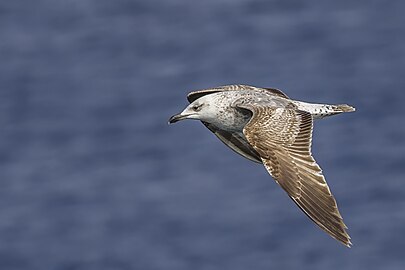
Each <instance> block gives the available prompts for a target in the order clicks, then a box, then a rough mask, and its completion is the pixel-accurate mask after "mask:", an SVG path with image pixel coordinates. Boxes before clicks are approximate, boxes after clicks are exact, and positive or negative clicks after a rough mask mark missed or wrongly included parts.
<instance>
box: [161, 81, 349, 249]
mask: <svg viewBox="0 0 405 270" xmlns="http://www.w3.org/2000/svg"><path fill="white" fill-rule="evenodd" d="M187 99H188V101H189V102H190V104H189V105H188V106H187V107H186V108H185V109H184V110H183V111H182V112H181V113H179V114H177V115H173V116H172V117H171V118H170V119H169V123H175V122H178V121H180V120H184V119H196V120H200V121H201V122H202V123H203V124H204V125H205V126H206V127H207V128H208V129H209V130H210V131H211V132H213V133H214V134H215V135H216V136H217V137H218V138H219V139H220V140H221V141H222V142H223V143H225V144H226V145H227V146H228V147H230V148H231V149H232V150H234V151H235V152H236V153H238V154H240V155H242V156H243V157H245V158H247V159H249V160H251V161H253V162H257V163H261V164H263V165H264V167H265V168H266V170H267V171H268V173H269V174H270V175H271V176H272V178H273V179H274V180H275V181H276V182H277V184H279V185H280V186H281V188H282V189H284V190H285V191H286V192H287V194H288V196H289V197H290V198H291V199H292V200H293V201H294V202H295V203H296V204H297V206H298V207H299V208H300V209H301V210H302V211H303V212H304V213H305V214H306V215H307V216H308V217H309V218H310V219H311V220H312V221H313V222H314V223H315V224H316V225H318V226H319V227H320V228H321V229H323V230H324V231H325V232H327V233H328V234H329V235H330V236H331V237H333V238H335V239H336V240H337V241H339V242H341V243H342V244H344V245H345V246H347V247H350V246H351V245H352V243H351V241H350V236H349V234H348V233H347V231H346V229H347V226H346V225H345V224H344V222H343V218H342V216H341V214H340V212H339V210H338V207H337V204H336V200H335V198H334V197H333V195H332V193H331V191H330V189H329V187H328V185H327V183H326V180H325V177H324V176H323V174H322V170H321V168H320V167H319V165H318V164H317V163H316V161H315V159H314V157H313V156H312V154H311V142H312V129H313V120H314V119H321V118H324V117H327V116H331V115H335V114H339V113H343V112H352V111H354V110H355V108H353V107H351V106H349V105H346V104H343V105H328V104H314V103H307V102H303V101H296V100H292V99H290V98H289V97H288V96H287V95H286V94H284V93H283V92H282V91H281V90H278V89H275V88H259V87H254V86H249V85H225V86H220V87H215V88H210V89H204V90H198V91H193V92H191V93H189V94H188V95H187Z"/></svg>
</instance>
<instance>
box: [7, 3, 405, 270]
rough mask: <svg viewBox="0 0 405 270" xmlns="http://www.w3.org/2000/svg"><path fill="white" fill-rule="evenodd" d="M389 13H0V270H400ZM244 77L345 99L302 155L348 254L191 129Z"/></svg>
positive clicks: (404, 137)
mask: <svg viewBox="0 0 405 270" xmlns="http://www.w3.org/2000/svg"><path fill="white" fill-rule="evenodd" d="M404 10H405V2H404V1H399V0H393V1H377V0H371V1H365V0H362V1H349V0H344V1H333V0H327V1H296V0H293V1H281V0H270V1H265V0H261V1H259V0H249V1H248V0H233V1H230V0H223V1H215V0H206V1H181V0H171V1H162V0H149V1H146V0H144V1H130V0H116V1H108V0H37V1H1V2H0V55H1V62H0V269H5V270H6V269H7V270H14V269H34V270H36V269H38V270H44V269H58V270H59V269H63V270H65V269H66V270H68V269H86V270H87V269H95V270H104V269H140V270H147V269H173V270H182V269H185V270H186V269H187V270H188V269H233V270H238V269H255V270H260V269H331V270H332V269H347V270H350V269H369V270H373V269H405V268H404V267H405V256H404V255H405V253H404V250H405V185H404V181H405V178H404V174H405V155H404V153H405V125H404V113H405V106H404V103H405V91H404V89H405V16H404V15H403V13H404V12H403V11H404ZM232 83H244V84H252V85H256V86H267V87H277V88H280V89H282V90H284V91H285V92H286V93H287V95H289V96H290V97H292V98H294V99H299V100H305V101H311V102H325V103H348V104H351V105H354V106H355V107H356V109H357V112H356V113H353V114H344V115H339V116H335V117H330V118H328V119H325V120H322V121H318V122H316V123H315V131H314V143H313V153H314V155H315V157H316V159H317V160H318V162H319V163H320V165H321V167H322V168H323V170H324V172H325V175H326V178H327V180H328V183H329V185H330V187H331V189H332V191H333V193H334V194H335V196H336V198H337V201H338V204H339V207H340V210H341V213H342V215H343V217H344V219H345V222H346V224H347V225H348V226H349V233H350V234H351V236H352V238H353V239H352V240H353V243H354V246H353V248H351V249H348V248H345V247H344V246H342V245H340V244H339V243H337V242H336V241H335V240H333V239H332V238H330V237H329V236H328V235H326V234H325V233H324V232H322V231H321V230H320V229H318V228H317V227H316V226H315V225H313V224H312V223H311V222H310V221H309V219H308V218H307V217H305V215H304V214H303V213H301V211H300V210H299V209H297V207H296V206H295V205H294V204H293V202H292V201H291V200H290V199H289V198H288V197H287V196H286V195H285V193H284V192H283V191H282V190H281V189H280V188H279V187H278V186H277V185H276V184H275V183H274V181H273V180H272V179H271V178H270V176H269V175H268V174H267V172H266V171H265V170H264V168H263V167H262V166H259V165H257V164H254V163H251V162H249V161H247V160H245V159H243V158H241V157H239V156H237V155H235V154H234V153H233V152H232V151H230V150H229V149H227V148H226V147H224V146H223V145H222V143H221V142H219V141H218V140H217V139H216V138H215V136H214V135H212V134H211V133H210V132H209V131H208V130H206V129H205V127H204V126H203V125H201V124H200V123H198V122H196V121H185V122H182V123H179V124H177V125H175V126H168V125H167V120H168V118H169V116H171V115H172V114H174V113H177V112H179V111H181V110H182V109H183V107H184V106H186V104H187V101H186V94H187V93H188V92H189V91H191V90H195V89H201V88H207V87H211V86H218V85H223V84H232Z"/></svg>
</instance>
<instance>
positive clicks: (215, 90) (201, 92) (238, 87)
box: [187, 84, 290, 103]
mask: <svg viewBox="0 0 405 270" xmlns="http://www.w3.org/2000/svg"><path fill="white" fill-rule="evenodd" d="M238 90H250V91H261V92H266V93H268V94H272V95H275V96H278V97H282V98H286V99H290V98H289V97H288V96H287V95H286V94H284V93H283V92H282V91H281V90H279V89H276V88H260V87H255V86H250V85H244V84H230V85H224V86H219V87H215V88H209V89H203V90H197V91H193V92H190V93H189V94H188V95H187V100H188V101H189V102H190V103H191V102H193V101H194V100H196V99H199V98H200V97H202V96H205V95H209V94H213V93H218V92H224V91H238Z"/></svg>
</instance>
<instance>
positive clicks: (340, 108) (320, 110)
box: [293, 101, 356, 119]
mask: <svg viewBox="0 0 405 270" xmlns="http://www.w3.org/2000/svg"><path fill="white" fill-rule="evenodd" d="M293 103H294V104H296V105H297V107H298V109H300V110H303V111H307V112H309V113H310V114H311V115H312V117H313V118H315V119H320V118H324V117H326V116H331V115H335V114H339V113H344V112H354V111H355V110H356V109H355V108H354V107H352V106H350V105H347V104H339V105H329V104H315V103H306V102H302V101H293Z"/></svg>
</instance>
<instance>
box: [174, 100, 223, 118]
mask: <svg viewBox="0 0 405 270" xmlns="http://www.w3.org/2000/svg"><path fill="white" fill-rule="evenodd" d="M212 105H213V104H210V102H209V99H208V98H207V97H206V96H204V97H201V98H199V99H197V100H195V101H193V102H192V103H190V105H188V106H187V107H186V108H185V109H184V110H183V111H182V112H181V113H179V114H176V115H173V116H172V117H170V119H169V124H173V123H176V122H178V121H180V120H184V119H196V120H202V121H207V122H209V121H210V120H211V119H213V118H215V116H216V112H215V110H214V109H213V106H212Z"/></svg>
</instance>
